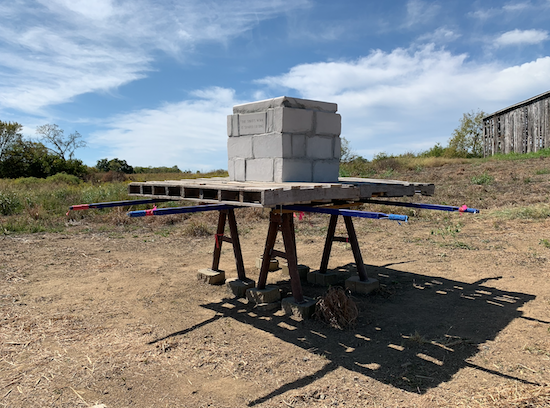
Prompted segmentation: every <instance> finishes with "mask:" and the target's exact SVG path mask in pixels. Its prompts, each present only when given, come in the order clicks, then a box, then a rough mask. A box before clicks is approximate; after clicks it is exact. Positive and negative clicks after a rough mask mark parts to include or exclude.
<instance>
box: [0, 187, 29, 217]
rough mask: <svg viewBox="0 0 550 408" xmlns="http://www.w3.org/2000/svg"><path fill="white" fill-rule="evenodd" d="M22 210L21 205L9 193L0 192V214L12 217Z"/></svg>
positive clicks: (13, 195) (12, 194) (16, 198)
mask: <svg viewBox="0 0 550 408" xmlns="http://www.w3.org/2000/svg"><path fill="white" fill-rule="evenodd" d="M22 209H23V205H22V204H21V201H19V198H18V197H17V196H16V195H15V194H14V193H10V192H1V191H0V214H2V215H12V214H17V213H19V212H20V211H21V210H22Z"/></svg>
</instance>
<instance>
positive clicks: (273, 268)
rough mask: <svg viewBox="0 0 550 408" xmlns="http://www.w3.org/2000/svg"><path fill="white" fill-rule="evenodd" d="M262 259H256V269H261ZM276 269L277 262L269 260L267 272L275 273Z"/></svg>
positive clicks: (261, 257)
mask: <svg viewBox="0 0 550 408" xmlns="http://www.w3.org/2000/svg"><path fill="white" fill-rule="evenodd" d="M263 259H264V257H263V256H260V257H259V258H257V259H256V268H258V269H260V268H261V267H262V261H263ZM277 269H279V261H278V260H277V259H270V260H269V268H268V271H276V270H277Z"/></svg>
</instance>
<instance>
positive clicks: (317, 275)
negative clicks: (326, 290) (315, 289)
mask: <svg viewBox="0 0 550 408" xmlns="http://www.w3.org/2000/svg"><path fill="white" fill-rule="evenodd" d="M350 276H351V273H350V272H327V273H321V272H319V271H314V272H310V273H308V274H307V281H308V282H309V283H314V284H316V285H321V286H332V285H338V284H340V283H343V282H344V281H345V280H346V279H348V278H349V277H350Z"/></svg>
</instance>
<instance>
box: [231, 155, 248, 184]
mask: <svg viewBox="0 0 550 408" xmlns="http://www.w3.org/2000/svg"><path fill="white" fill-rule="evenodd" d="M233 161H234V168H235V170H234V177H235V178H234V179H232V178H230V180H235V181H246V159H240V158H236V159H233ZM230 177H231V176H230Z"/></svg>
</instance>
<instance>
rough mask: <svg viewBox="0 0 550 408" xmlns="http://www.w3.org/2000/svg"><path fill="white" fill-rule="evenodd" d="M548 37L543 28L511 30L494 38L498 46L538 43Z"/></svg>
mask: <svg viewBox="0 0 550 408" xmlns="http://www.w3.org/2000/svg"><path fill="white" fill-rule="evenodd" d="M548 38H549V37H548V31H545V30H512V31H508V32H506V33H503V34H501V35H500V36H498V37H497V38H496V39H495V44H496V45H497V46H500V47H504V46H507V45H524V44H538V43H541V42H543V41H546V40H548Z"/></svg>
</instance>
